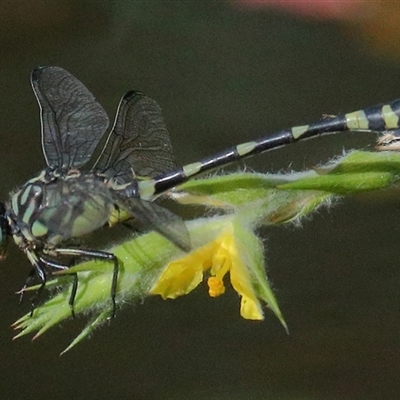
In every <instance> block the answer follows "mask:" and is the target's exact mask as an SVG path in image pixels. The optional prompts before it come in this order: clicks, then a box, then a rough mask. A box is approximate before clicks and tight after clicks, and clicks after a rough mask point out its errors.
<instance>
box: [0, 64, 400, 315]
mask: <svg viewBox="0 0 400 400" xmlns="http://www.w3.org/2000/svg"><path fill="white" fill-rule="evenodd" d="M31 82H32V87H33V90H34V92H35V95H36V98H37V100H38V103H39V106H40V108H41V126H42V147H43V153H44V156H45V160H46V164H47V167H46V168H45V169H44V170H43V171H41V172H40V173H39V175H37V176H36V177H34V178H33V179H31V180H29V181H28V182H27V183H26V184H25V185H23V186H22V187H21V188H20V189H19V190H17V191H16V192H15V193H14V194H12V195H11V200H10V201H9V202H8V203H6V204H5V205H4V204H2V203H0V227H1V235H2V236H1V238H0V239H1V243H2V247H1V254H3V255H4V254H5V248H6V244H7V237H9V236H12V237H13V239H14V241H15V243H16V244H17V245H18V246H19V247H20V248H21V249H22V250H23V251H24V253H25V254H26V255H27V257H28V259H29V261H30V262H31V264H32V266H33V269H32V271H31V276H33V275H34V274H36V275H37V276H38V278H39V280H40V281H41V286H40V289H39V291H38V292H39V293H40V290H43V288H44V287H45V284H46V281H47V278H48V275H51V272H52V271H54V270H59V269H66V268H69V265H65V264H63V263H60V262H58V259H59V257H61V256H73V257H75V258H78V259H79V258H80V257H81V258H94V259H103V260H108V261H110V262H112V263H113V265H114V270H113V278H112V283H111V300H112V307H113V308H112V314H113V315H115V309H116V294H117V280H118V271H119V264H118V260H117V259H116V257H115V256H114V255H113V254H112V253H108V252H105V251H100V250H91V249H82V248H74V247H71V246H68V241H69V239H72V238H79V237H81V236H83V235H86V234H88V233H91V232H93V231H96V230H97V229H99V228H101V227H103V226H104V225H107V223H108V224H111V221H112V220H113V218H114V219H115V215H117V216H118V215H120V214H119V213H120V212H121V211H122V212H123V214H124V215H125V217H126V216H128V217H132V218H134V219H136V220H138V221H139V222H141V223H142V224H143V225H144V226H146V227H147V228H148V229H152V230H155V231H157V232H158V233H160V234H161V235H163V236H164V237H166V238H167V239H168V240H170V241H171V242H172V243H174V244H175V245H176V246H177V247H179V248H181V249H182V250H184V251H189V250H190V236H189V233H188V231H187V229H186V227H185V224H184V222H183V221H182V220H181V219H180V218H179V217H178V216H177V215H175V214H174V213H172V212H171V211H169V210H168V209H166V208H163V207H161V206H159V205H158V204H157V203H154V201H155V200H156V199H157V198H158V197H159V196H161V195H163V194H165V193H168V192H169V191H171V190H173V189H174V188H176V187H177V186H179V185H181V184H182V183H184V182H186V181H188V180H189V179H192V178H194V177H196V176H198V175H200V174H204V173H206V172H210V171H212V170H214V169H216V168H220V167H224V166H227V165H228V164H231V163H233V162H237V161H239V160H242V159H244V158H247V157H250V156H253V155H256V154H261V153H264V152H267V151H270V150H274V149H277V148H280V147H283V146H286V145H289V144H291V143H295V142H297V141H301V140H304V139H308V138H313V137H317V136H322V135H325V134H332V133H338V132H343V131H352V132H373V133H378V134H382V137H381V139H380V141H379V142H378V148H379V149H380V150H398V149H399V143H400V122H399V117H400V100H396V101H393V102H391V103H387V104H380V105H376V106H373V107H369V108H365V109H363V110H358V111H355V112H351V113H346V114H340V115H337V116H329V117H323V118H321V119H320V120H318V121H316V122H313V123H310V124H308V125H301V126H295V127H292V128H289V129H284V130H282V131H279V132H276V133H273V134H270V135H265V136H263V137H261V138H259V139H255V140H253V141H250V142H246V143H242V144H239V145H236V146H232V147H230V148H228V149H226V150H223V151H221V152H219V153H216V154H214V155H212V156H209V157H206V158H204V159H203V160H200V161H198V162H194V163H191V164H188V165H184V166H182V167H176V165H175V162H174V159H173V155H172V145H171V142H170V138H169V134H168V131H167V128H166V126H165V123H164V120H163V117H162V114H161V109H160V107H159V106H158V104H157V103H156V102H155V101H154V100H152V99H150V98H149V97H147V96H146V95H144V94H143V93H141V92H136V91H131V92H128V93H127V94H125V96H123V98H122V100H121V102H120V104H119V107H118V110H117V115H116V118H115V121H114V125H113V127H112V129H111V131H110V133H109V136H108V139H107V142H106V144H105V146H104V148H103V149H102V152H101V154H100V156H99V158H98V159H97V161H96V162H95V163H94V166H93V167H92V168H91V169H89V170H88V171H85V170H81V169H80V168H81V167H83V166H85V165H86V164H87V163H89V161H90V158H91V157H92V155H93V153H94V151H95V148H96V146H97V145H98V143H99V141H100V140H101V138H102V137H103V135H104V134H105V132H106V130H107V127H108V123H109V122H108V117H107V114H106V113H105V111H104V110H103V108H102V107H101V105H100V104H99V103H98V102H97V101H96V100H95V98H94V96H93V95H92V94H91V93H90V92H89V90H88V89H87V88H86V87H85V86H84V85H83V84H82V83H81V82H80V81H79V80H78V79H77V78H75V77H74V76H72V75H71V74H69V73H68V72H67V71H65V70H64V69H62V68H60V67H38V68H36V69H35V70H34V71H33V73H32V77H31ZM125 217H124V218H122V217H121V218H119V217H117V218H116V222H122V221H123V220H124V219H125ZM49 256H52V257H53V258H52V259H49V258H48V257H49ZM54 258H55V260H54ZM49 271H50V272H49ZM25 288H26V284H25V286H24V287H23V289H22V291H23V290H24V289H25ZM76 290H77V280H75V282H74V285H73V287H72V291H71V295H70V298H69V305H70V307H71V311H72V312H73V302H74V298H75V294H76Z"/></svg>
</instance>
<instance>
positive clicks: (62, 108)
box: [31, 67, 109, 168]
mask: <svg viewBox="0 0 400 400" xmlns="http://www.w3.org/2000/svg"><path fill="white" fill-rule="evenodd" d="M31 84H32V88H33V91H34V92H35V96H36V99H37V101H38V103H39V106H40V109H41V124H42V147H43V152H44V156H45V158H46V162H47V165H48V166H49V167H51V168H57V167H80V166H81V165H83V164H85V163H86V162H88V161H89V159H90V157H91V156H92V154H93V151H94V149H95V147H96V145H97V144H98V143H99V141H100V139H101V138H102V136H103V135H104V132H105V131H106V130H107V128H108V124H109V121H108V117H107V114H106V112H105V111H104V109H103V107H102V106H101V105H100V104H99V103H98V102H97V100H96V99H95V98H94V96H93V95H92V93H90V92H89V90H88V89H87V88H86V87H85V86H84V85H83V84H82V83H81V82H80V81H79V80H78V79H76V78H75V77H74V76H72V75H71V74H70V73H69V72H67V71H65V70H64V69H62V68H60V67H37V68H35V69H34V70H33V72H32V76H31Z"/></svg>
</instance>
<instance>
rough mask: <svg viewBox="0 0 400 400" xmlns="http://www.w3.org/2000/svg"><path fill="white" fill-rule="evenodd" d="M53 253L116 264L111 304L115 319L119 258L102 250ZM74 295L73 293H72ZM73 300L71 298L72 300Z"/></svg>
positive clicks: (71, 250)
mask: <svg viewBox="0 0 400 400" xmlns="http://www.w3.org/2000/svg"><path fill="white" fill-rule="evenodd" d="M52 253H53V254H56V255H62V256H72V257H84V258H89V259H98V260H106V261H110V262H112V263H113V264H114V270H113V276H112V281H111V291H110V297H111V303H112V313H111V316H110V318H114V317H115V314H116V310H117V303H116V300H115V299H116V295H117V285H118V274H119V263H118V259H117V257H115V255H114V254H112V253H107V252H106V251H101V250H87V249H74V248H56V249H52ZM76 290H77V286H76V288H75V293H74V288H73V293H74V298H75V294H76ZM71 295H72V293H71ZM70 299H71V298H70ZM73 300H74V299H73Z"/></svg>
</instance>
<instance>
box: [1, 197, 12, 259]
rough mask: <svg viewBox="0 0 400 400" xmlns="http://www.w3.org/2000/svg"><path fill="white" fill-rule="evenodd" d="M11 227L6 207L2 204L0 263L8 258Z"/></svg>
mask: <svg viewBox="0 0 400 400" xmlns="http://www.w3.org/2000/svg"><path fill="white" fill-rule="evenodd" d="M9 236H10V225H9V223H8V220H7V217H6V207H5V205H4V204H3V203H1V202H0V261H2V260H4V259H5V258H6V251H7V244H8V237H9Z"/></svg>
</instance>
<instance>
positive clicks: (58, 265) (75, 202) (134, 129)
mask: <svg viewBox="0 0 400 400" xmlns="http://www.w3.org/2000/svg"><path fill="white" fill-rule="evenodd" d="M31 84H32V88H33V91H34V93H35V96H36V99H37V101H38V104H39V107H40V116H41V138H42V149H43V154H44V158H45V161H46V164H47V166H46V168H44V169H43V170H42V171H41V172H40V173H39V174H38V175H37V176H35V177H34V178H32V179H30V180H29V181H28V182H26V183H25V184H24V185H22V186H21V187H20V188H19V189H18V190H16V191H15V192H14V193H12V194H11V196H10V200H9V201H8V202H7V203H5V204H3V203H1V204H0V227H1V251H0V254H1V257H3V258H4V257H5V254H6V248H7V237H10V236H11V237H12V238H13V239H14V242H15V243H16V244H17V245H18V246H19V248H20V249H21V250H22V251H23V252H24V253H25V255H26V256H27V258H28V259H29V261H30V263H31V265H32V270H31V272H30V274H29V276H28V279H27V281H26V283H25V285H24V286H23V288H22V289H21V291H20V292H19V293H20V294H21V300H22V296H23V293H24V291H25V289H26V287H27V286H28V284H29V283H30V282H31V280H32V279H33V277H34V276H35V275H36V276H37V277H38V279H39V281H40V283H41V284H40V288H39V290H38V292H37V293H38V294H37V296H36V298H35V301H33V302H32V312H33V310H34V308H35V305H36V304H35V303H36V301H37V300H38V298H40V295H41V292H42V291H43V289H44V287H45V285H46V282H47V279H48V277H49V276H51V275H52V273H54V272H55V271H57V270H63V269H67V268H69V267H70V266H71V265H70V263H65V262H64V263H63V262H60V259H65V258H66V257H72V258H73V259H74V260H79V259H82V258H87V259H101V260H107V261H109V262H111V263H113V265H114V269H113V278H112V284H111V301H112V315H115V310H116V293H117V283H118V272H119V263H118V260H117V258H116V257H115V256H114V255H113V254H112V253H109V252H106V251H100V250H92V249H83V248H81V247H73V246H71V245H69V243H68V242H69V241H70V240H71V239H74V238H79V237H81V236H84V235H86V234H88V233H91V232H93V231H95V230H97V229H99V228H101V227H103V226H105V225H107V224H110V225H112V224H115V223H116V222H122V221H123V220H125V219H132V218H133V219H134V220H135V221H137V222H139V223H140V224H141V225H144V226H145V227H146V228H148V229H152V230H155V231H157V232H158V233H160V234H161V235H163V236H164V237H165V238H167V239H168V240H169V241H171V242H172V243H173V244H175V245H176V246H177V247H179V248H180V249H182V250H184V251H186V252H187V251H189V250H190V247H191V246H190V237H189V233H188V231H187V229H186V226H185V224H184V222H183V220H182V219H181V218H180V217H178V216H177V215H176V214H174V213H172V212H171V211H169V210H168V209H166V208H164V207H161V206H160V205H158V204H157V203H155V202H149V201H146V200H142V199H141V198H140V196H139V192H138V182H139V180H140V179H150V178H153V177H155V176H157V175H159V174H161V173H162V172H165V171H169V170H172V169H174V168H176V165H175V162H174V157H173V152H172V146H171V142H170V139H169V133H168V131H167V128H166V125H165V122H164V120H163V117H162V113H161V109H160V107H159V106H158V104H157V103H156V102H155V101H154V100H152V99H150V98H149V97H147V96H146V95H144V94H143V93H141V92H139V91H130V92H128V93H126V94H125V95H124V96H123V97H122V99H121V101H120V103H119V106H118V110H117V113H116V117H115V121H114V124H113V126H112V128H111V130H110V133H109V135H108V139H107V141H106V143H105V145H104V147H103V149H102V151H101V153H100V156H99V157H98V159H97V160H96V161H95V163H94V165H93V166H92V168H90V169H88V170H84V169H81V167H83V166H85V165H86V164H87V163H89V161H90V159H91V157H92V155H93V153H94V151H95V148H96V147H97V145H98V144H99V142H100V140H101V139H102V138H103V136H104V134H105V132H106V131H107V128H108V125H109V119H108V116H107V114H106V112H105V111H104V109H103V107H102V106H101V105H100V104H99V102H98V101H97V100H96V99H95V97H94V96H93V94H92V93H91V92H90V91H89V90H88V89H87V88H86V87H85V86H84V85H83V84H82V83H81V82H80V81H79V80H78V79H77V78H75V77H74V76H73V75H71V74H70V73H69V72H67V71H65V70H64V69H62V68H60V67H44V66H42V67H37V68H35V69H34V70H33V72H32V75H31ZM111 221H113V222H112V223H111ZM77 287H78V281H77V276H76V274H75V281H74V284H73V287H72V290H71V295H70V298H69V305H70V308H71V312H72V314H73V315H74V308H73V305H74V299H75V295H76V292H77Z"/></svg>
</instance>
